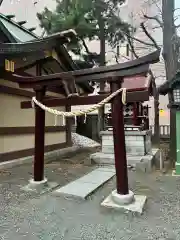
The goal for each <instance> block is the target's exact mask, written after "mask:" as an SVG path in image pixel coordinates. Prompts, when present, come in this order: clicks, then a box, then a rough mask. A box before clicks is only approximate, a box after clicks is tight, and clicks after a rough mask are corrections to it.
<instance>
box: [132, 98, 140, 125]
mask: <svg viewBox="0 0 180 240" xmlns="http://www.w3.org/2000/svg"><path fill="white" fill-rule="evenodd" d="M138 124H139V122H138V103H136V102H135V103H134V104H133V125H134V126H137V125H138Z"/></svg>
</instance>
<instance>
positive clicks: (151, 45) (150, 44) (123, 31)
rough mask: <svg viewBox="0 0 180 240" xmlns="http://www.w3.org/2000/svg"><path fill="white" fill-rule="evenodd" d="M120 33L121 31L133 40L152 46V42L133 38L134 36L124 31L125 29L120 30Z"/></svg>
mask: <svg viewBox="0 0 180 240" xmlns="http://www.w3.org/2000/svg"><path fill="white" fill-rule="evenodd" d="M122 33H123V34H124V35H125V36H126V37H127V38H128V37H129V38H130V39H132V40H134V41H136V42H139V43H142V44H144V45H146V46H150V47H154V44H152V43H148V42H145V41H143V40H140V39H138V38H135V37H132V36H131V35H129V34H128V33H126V32H125V31H122Z"/></svg>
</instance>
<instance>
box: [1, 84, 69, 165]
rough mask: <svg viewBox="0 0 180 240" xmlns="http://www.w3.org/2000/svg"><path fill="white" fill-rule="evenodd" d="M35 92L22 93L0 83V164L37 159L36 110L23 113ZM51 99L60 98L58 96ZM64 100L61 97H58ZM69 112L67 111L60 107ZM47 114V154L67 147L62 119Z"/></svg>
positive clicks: (14, 86) (11, 86)
mask: <svg viewBox="0 0 180 240" xmlns="http://www.w3.org/2000/svg"><path fill="white" fill-rule="evenodd" d="M33 95H34V93H33V92H32V90H31V91H30V90H28V91H27V90H23V89H19V87H18V85H17V84H16V83H13V82H9V81H6V80H0V103H1V104H0V161H7V160H12V159H15V158H21V157H26V156H31V155H33V151H34V130H35V129H34V124H35V114H34V110H33V109H27V110H24V109H21V108H20V103H21V101H26V100H30V98H31V97H32V96H33ZM48 95H53V96H57V94H54V93H48ZM58 96H60V95H58ZM57 109H58V110H62V111H65V107H57ZM54 123H55V118H54V116H53V115H51V114H48V113H46V129H45V132H46V133H45V151H46V152H47V151H53V150H57V149H60V148H64V147H66V146H67V139H66V135H67V131H66V130H67V128H66V126H62V119H60V118H59V119H58V122H57V123H58V124H57V126H54Z"/></svg>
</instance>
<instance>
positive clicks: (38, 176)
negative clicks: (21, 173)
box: [34, 63, 46, 182]
mask: <svg viewBox="0 0 180 240" xmlns="http://www.w3.org/2000/svg"><path fill="white" fill-rule="evenodd" d="M36 75H37V76H40V75H41V64H40V63H37V66H36ZM34 90H35V93H36V99H37V100H38V101H39V102H42V101H43V99H44V97H45V92H46V89H45V87H37V88H35V89H34ZM44 144H45V111H44V110H42V109H41V108H40V107H39V106H37V105H36V106H35V148H34V181H37V182H38V181H42V180H44Z"/></svg>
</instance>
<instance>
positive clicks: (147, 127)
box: [145, 105, 149, 130]
mask: <svg viewBox="0 0 180 240" xmlns="http://www.w3.org/2000/svg"><path fill="white" fill-rule="evenodd" d="M145 112H146V121H145V126H146V127H145V129H146V130H148V129H149V106H148V105H147V106H146V110H145Z"/></svg>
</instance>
